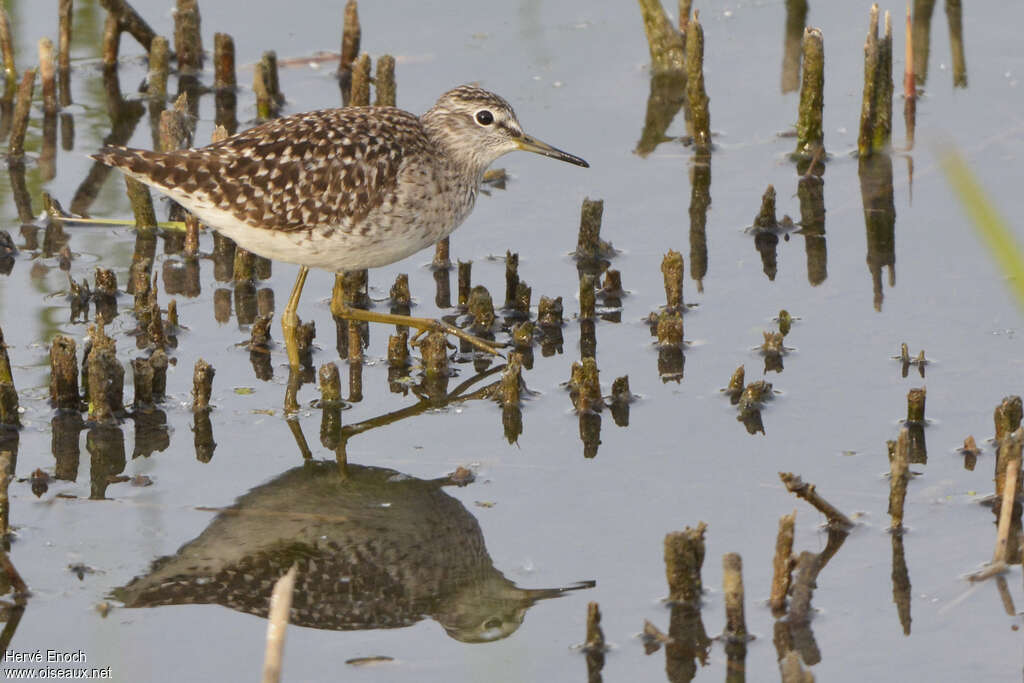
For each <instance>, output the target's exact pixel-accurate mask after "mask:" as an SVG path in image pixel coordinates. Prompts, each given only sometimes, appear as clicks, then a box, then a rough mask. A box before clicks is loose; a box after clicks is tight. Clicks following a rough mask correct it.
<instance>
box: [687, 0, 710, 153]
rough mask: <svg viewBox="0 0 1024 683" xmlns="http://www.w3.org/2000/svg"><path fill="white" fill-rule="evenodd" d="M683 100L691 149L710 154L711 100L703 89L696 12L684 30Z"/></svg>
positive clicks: (701, 42)
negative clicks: (684, 75)
mask: <svg viewBox="0 0 1024 683" xmlns="http://www.w3.org/2000/svg"><path fill="white" fill-rule="evenodd" d="M686 99H687V101H688V103H689V105H690V119H689V121H688V124H689V132H690V136H691V137H692V138H693V146H694V149H695V150H696V151H697V152H698V153H699V154H707V153H709V152H710V151H711V114H710V112H709V105H710V103H711V100H710V99H709V98H708V94H707V91H706V90H705V89H704V27H703V26H701V25H700V15H699V13H697V12H694V13H693V19H691V20H690V22H689V23H688V24H687V26H686Z"/></svg>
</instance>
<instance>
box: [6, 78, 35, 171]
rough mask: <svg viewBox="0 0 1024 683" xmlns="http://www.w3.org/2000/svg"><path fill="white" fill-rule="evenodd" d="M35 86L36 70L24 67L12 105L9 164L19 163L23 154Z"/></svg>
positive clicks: (8, 148)
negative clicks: (12, 116)
mask: <svg viewBox="0 0 1024 683" xmlns="http://www.w3.org/2000/svg"><path fill="white" fill-rule="evenodd" d="M35 86H36V70H35V69H25V73H24V75H23V76H22V77H21V83H20V85H19V86H18V101H17V103H16V104H15V106H14V119H13V121H12V122H11V138H10V142H9V143H8V145H7V160H8V163H9V164H11V163H13V164H20V163H21V161H22V158H23V157H24V156H25V133H27V132H28V117H29V114H30V113H31V107H32V92H33V91H34V90H35Z"/></svg>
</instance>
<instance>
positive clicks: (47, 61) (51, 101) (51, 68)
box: [39, 38, 57, 116]
mask: <svg viewBox="0 0 1024 683" xmlns="http://www.w3.org/2000/svg"><path fill="white" fill-rule="evenodd" d="M56 75H57V72H56V67H55V64H54V61H53V41H52V40H50V39H49V38H42V39H40V41H39V80H40V81H41V83H42V90H43V114H44V115H46V116H53V115H54V114H56V113H57V78H56Z"/></svg>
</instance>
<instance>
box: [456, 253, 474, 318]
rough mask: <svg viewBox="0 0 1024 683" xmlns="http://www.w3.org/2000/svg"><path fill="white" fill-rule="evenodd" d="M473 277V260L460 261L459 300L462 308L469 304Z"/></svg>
mask: <svg viewBox="0 0 1024 683" xmlns="http://www.w3.org/2000/svg"><path fill="white" fill-rule="evenodd" d="M472 278H473V262H472V261H459V285H458V287H459V294H458V297H459V298H458V302H459V307H460V308H465V307H466V306H468V305H469V292H470V289H471V283H472V281H473V280H472Z"/></svg>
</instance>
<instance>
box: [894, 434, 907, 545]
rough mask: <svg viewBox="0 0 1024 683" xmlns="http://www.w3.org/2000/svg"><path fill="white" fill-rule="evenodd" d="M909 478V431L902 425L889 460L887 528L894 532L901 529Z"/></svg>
mask: <svg viewBox="0 0 1024 683" xmlns="http://www.w3.org/2000/svg"><path fill="white" fill-rule="evenodd" d="M909 479H910V432H909V430H908V429H907V428H906V427H903V428H902V429H900V435H899V438H898V439H897V441H896V448H895V449H894V450H893V456H892V458H891V459H890V460H889V517H890V519H891V520H892V523H891V525H890V527H889V528H890V529H892V530H893V531H896V532H899V531H901V530H902V529H903V506H904V503H905V502H906V499H907V482H908V481H909Z"/></svg>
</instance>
